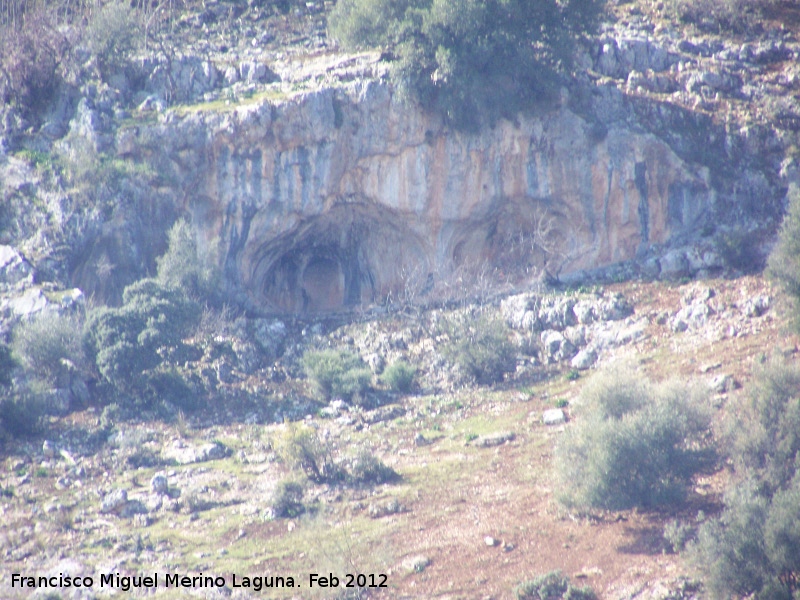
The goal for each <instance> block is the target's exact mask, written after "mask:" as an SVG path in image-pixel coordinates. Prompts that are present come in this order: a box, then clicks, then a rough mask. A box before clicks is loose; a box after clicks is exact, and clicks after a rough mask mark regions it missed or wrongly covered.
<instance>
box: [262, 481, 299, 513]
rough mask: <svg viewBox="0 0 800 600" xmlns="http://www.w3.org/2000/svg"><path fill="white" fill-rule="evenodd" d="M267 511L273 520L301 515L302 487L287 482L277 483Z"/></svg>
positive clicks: (296, 483)
mask: <svg viewBox="0 0 800 600" xmlns="http://www.w3.org/2000/svg"><path fill="white" fill-rule="evenodd" d="M269 509H270V513H271V516H272V517H273V518H275V519H283V518H294V517H297V516H299V515H301V514H303V513H304V512H305V506H303V485H302V484H300V483H298V482H296V481H288V480H283V481H280V482H278V485H277V486H276V487H275V490H274V491H273V492H272V497H271V498H270V502H269Z"/></svg>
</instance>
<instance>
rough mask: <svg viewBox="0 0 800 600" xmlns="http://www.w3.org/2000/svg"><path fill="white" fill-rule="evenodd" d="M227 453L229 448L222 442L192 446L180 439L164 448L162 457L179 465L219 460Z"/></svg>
mask: <svg viewBox="0 0 800 600" xmlns="http://www.w3.org/2000/svg"><path fill="white" fill-rule="evenodd" d="M229 454H230V449H229V448H227V447H226V446H225V445H224V444H223V443H222V442H211V443H208V444H203V445H202V446H198V447H196V448H194V447H187V446H186V445H185V444H184V443H183V442H182V441H180V440H178V441H177V442H176V443H175V444H173V445H172V447H170V448H167V449H165V450H164V458H165V459H166V460H173V461H175V462H176V463H177V464H179V465H189V464H192V463H199V462H206V461H209V460H219V459H222V458H225V457H227V456H228V455H229Z"/></svg>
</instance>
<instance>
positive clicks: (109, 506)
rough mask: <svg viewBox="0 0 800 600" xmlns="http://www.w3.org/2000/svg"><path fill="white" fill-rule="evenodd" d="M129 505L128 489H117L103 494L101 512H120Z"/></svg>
mask: <svg viewBox="0 0 800 600" xmlns="http://www.w3.org/2000/svg"><path fill="white" fill-rule="evenodd" d="M127 505H128V491H127V490H124V489H117V490H113V491H111V492H109V493H107V494H106V495H105V496H103V502H102V504H101V505H100V512H101V513H103V514H109V513H111V514H120V513H121V512H122V511H123V510H124V509H125V507H126V506H127Z"/></svg>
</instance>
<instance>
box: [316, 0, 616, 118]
mask: <svg viewBox="0 0 800 600" xmlns="http://www.w3.org/2000/svg"><path fill="white" fill-rule="evenodd" d="M602 5H603V2H602V1H601V0H564V1H557V0H539V1H537V2H530V1H529V0H339V2H338V3H337V5H336V8H335V9H334V11H333V12H332V14H331V16H330V19H329V27H330V31H331V33H332V35H333V37H335V38H336V39H337V40H338V41H339V42H340V43H341V44H342V45H343V46H345V47H346V48H358V47H364V46H370V47H382V48H386V49H388V50H390V51H391V52H392V53H394V54H395V55H396V57H397V60H396V61H395V64H394V67H393V71H392V78H393V80H394V82H395V84H396V85H397V86H398V87H399V88H400V89H401V90H402V91H405V92H407V93H410V94H412V95H413V96H415V97H416V98H417V99H418V100H419V101H420V102H421V103H422V104H423V105H424V106H427V107H429V108H432V109H436V110H438V111H439V112H441V114H443V115H444V117H445V118H446V120H447V121H448V122H450V123H451V124H453V125H456V126H458V127H463V128H475V127H477V126H478V125H480V123H481V121H489V122H492V121H494V120H496V119H497V118H499V117H502V118H514V117H515V116H516V114H517V112H519V111H520V110H521V109H524V108H526V107H530V106H531V105H532V104H533V103H534V102H536V101H541V100H542V99H543V98H544V97H546V96H548V95H550V94H552V90H553V88H554V82H555V80H556V77H555V73H556V72H558V71H559V70H561V71H563V70H566V69H567V68H568V65H569V62H570V58H571V56H572V50H573V46H572V45H571V42H572V41H574V40H575V38H576V37H577V36H580V35H582V34H584V33H585V32H587V31H590V30H591V29H592V28H593V27H594V26H595V24H596V23H597V21H598V17H599V14H600V11H601V9H602Z"/></svg>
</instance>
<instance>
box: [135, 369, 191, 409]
mask: <svg viewBox="0 0 800 600" xmlns="http://www.w3.org/2000/svg"><path fill="white" fill-rule="evenodd" d="M145 393H146V394H148V395H149V396H150V398H152V401H151V402H150V404H154V403H155V402H169V403H170V404H173V405H175V407H177V408H178V409H179V410H185V411H189V412H191V411H195V410H197V409H199V408H201V407H202V404H203V398H202V397H201V396H198V394H196V393H195V392H194V391H193V390H192V388H190V387H189V385H188V384H187V383H186V380H185V379H184V378H183V376H182V375H181V374H180V373H179V372H178V370H177V369H175V368H168V369H163V368H160V369H154V370H153V371H152V372H151V373H148V375H147V378H146V390H145Z"/></svg>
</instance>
